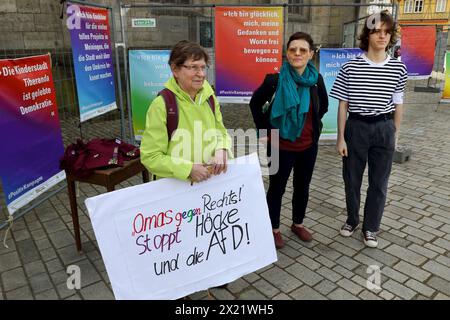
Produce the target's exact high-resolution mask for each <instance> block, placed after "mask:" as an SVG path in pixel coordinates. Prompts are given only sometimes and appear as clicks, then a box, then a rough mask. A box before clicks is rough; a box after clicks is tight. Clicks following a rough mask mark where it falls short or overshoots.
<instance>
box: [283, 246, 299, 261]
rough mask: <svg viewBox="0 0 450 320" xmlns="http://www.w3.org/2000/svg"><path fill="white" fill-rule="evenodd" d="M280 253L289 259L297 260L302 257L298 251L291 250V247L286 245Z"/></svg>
mask: <svg viewBox="0 0 450 320" xmlns="http://www.w3.org/2000/svg"><path fill="white" fill-rule="evenodd" d="M278 251H279V252H281V253H283V254H285V255H287V256H288V257H290V258H292V259H295V258H297V257H298V256H299V255H300V252H299V251H298V250H295V249H293V248H291V247H290V246H289V245H285V246H284V247H283V248H282V249H280V250H278Z"/></svg>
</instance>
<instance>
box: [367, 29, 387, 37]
mask: <svg viewBox="0 0 450 320" xmlns="http://www.w3.org/2000/svg"><path fill="white" fill-rule="evenodd" d="M370 33H371V34H376V35H377V36H380V35H383V36H387V35H388V34H389V35H391V34H392V31H391V30H381V29H372V30H370Z"/></svg>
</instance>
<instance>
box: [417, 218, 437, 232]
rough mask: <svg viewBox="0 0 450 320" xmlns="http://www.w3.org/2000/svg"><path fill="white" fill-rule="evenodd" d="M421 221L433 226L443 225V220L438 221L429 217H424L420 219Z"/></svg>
mask: <svg viewBox="0 0 450 320" xmlns="http://www.w3.org/2000/svg"><path fill="white" fill-rule="evenodd" d="M418 222H419V223H422V224H425V225H427V226H429V227H431V228H435V229H436V228H439V227H440V226H442V222H439V221H436V220H434V219H432V218H429V217H423V218H422V219H420V220H419V221H418Z"/></svg>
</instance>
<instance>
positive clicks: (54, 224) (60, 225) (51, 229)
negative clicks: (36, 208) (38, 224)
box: [45, 218, 67, 234]
mask: <svg viewBox="0 0 450 320" xmlns="http://www.w3.org/2000/svg"><path fill="white" fill-rule="evenodd" d="M45 229H46V230H47V233H49V234H50V233H55V232H57V231H62V230H67V226H66V224H65V223H64V221H63V220H62V219H60V218H57V219H53V220H50V221H46V222H45Z"/></svg>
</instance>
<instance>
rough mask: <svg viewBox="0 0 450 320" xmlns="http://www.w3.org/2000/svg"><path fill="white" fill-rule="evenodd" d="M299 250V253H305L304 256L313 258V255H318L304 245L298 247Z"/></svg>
mask: <svg viewBox="0 0 450 320" xmlns="http://www.w3.org/2000/svg"><path fill="white" fill-rule="evenodd" d="M299 251H300V253H301V254H304V255H306V256H308V257H310V258H313V259H314V258H315V257H317V256H319V254H318V253H317V252H314V251H313V250H311V249H309V248H306V247H303V248H300V249H299Z"/></svg>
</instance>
